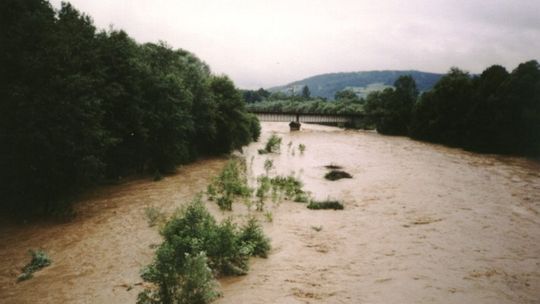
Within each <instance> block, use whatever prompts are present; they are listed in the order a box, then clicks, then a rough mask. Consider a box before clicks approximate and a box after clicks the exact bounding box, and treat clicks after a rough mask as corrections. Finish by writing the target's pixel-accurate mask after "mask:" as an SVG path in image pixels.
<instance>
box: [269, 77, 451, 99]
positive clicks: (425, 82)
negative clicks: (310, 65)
mask: <svg viewBox="0 0 540 304" xmlns="http://www.w3.org/2000/svg"><path fill="white" fill-rule="evenodd" d="M405 75H411V76H412V77H413V79H414V80H415V81H416V84H417V86H418V89H419V90H420V91H427V90H430V89H431V88H432V87H433V85H435V83H436V82H437V81H438V80H439V78H441V76H442V75H441V74H435V73H426V72H419V71H368V72H350V73H332V74H322V75H316V76H312V77H309V78H306V79H303V80H299V81H295V82H292V83H290V84H287V85H284V86H278V87H273V88H270V89H268V90H269V91H270V92H283V93H286V94H289V95H290V94H295V95H301V93H302V88H303V87H304V86H308V87H309V90H310V92H311V96H313V97H324V98H327V99H333V98H334V96H335V94H336V93H337V92H339V91H343V90H345V89H350V90H353V91H354V92H355V93H357V95H358V96H359V97H366V96H367V95H368V94H369V93H370V92H372V91H376V90H379V89H384V88H385V87H390V86H392V85H393V84H394V82H395V81H396V80H397V79H398V78H399V77H400V76H405Z"/></svg>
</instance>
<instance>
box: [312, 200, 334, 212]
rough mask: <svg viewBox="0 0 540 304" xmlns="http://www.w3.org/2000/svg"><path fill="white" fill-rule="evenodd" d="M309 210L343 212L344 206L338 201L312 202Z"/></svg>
mask: <svg viewBox="0 0 540 304" xmlns="http://www.w3.org/2000/svg"><path fill="white" fill-rule="evenodd" d="M307 207H308V208H309V209H314V210H318V209H334V210H343V204H341V203H340V202H338V201H330V200H326V201H311V202H310V203H309V204H308V206H307Z"/></svg>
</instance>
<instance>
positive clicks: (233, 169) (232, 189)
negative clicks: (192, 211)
mask: <svg viewBox="0 0 540 304" xmlns="http://www.w3.org/2000/svg"><path fill="white" fill-rule="evenodd" d="M251 192H252V190H251V189H250V188H249V187H248V185H247V177H246V164H245V161H243V160H239V159H235V158H233V159H231V160H229V161H228V162H227V164H226V165H225V167H224V168H223V170H222V171H221V173H220V174H219V175H218V176H217V177H216V178H215V179H214V180H213V181H212V183H211V184H210V185H209V186H208V188H207V195H208V198H209V199H210V200H215V201H216V203H217V204H218V206H219V207H220V208H221V209H222V210H232V203H233V199H234V198H235V197H249V196H250V195H251Z"/></svg>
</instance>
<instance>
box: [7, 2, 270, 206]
mask: <svg viewBox="0 0 540 304" xmlns="http://www.w3.org/2000/svg"><path fill="white" fill-rule="evenodd" d="M0 66H1V67H2V69H0V168H1V170H0V184H1V188H0V195H1V197H2V200H1V203H0V207H2V209H4V210H8V211H11V212H16V213H21V214H36V213H50V212H56V211H57V210H63V209H64V207H65V206H66V205H67V204H69V201H70V198H72V196H73V195H74V194H77V193H79V192H80V191H81V190H83V189H85V188H87V187H88V186H90V185H93V184H96V183H99V182H102V181H106V180H118V179H120V178H122V177H124V176H127V175H130V174H134V173H147V172H150V173H154V172H155V173H156V174H161V173H167V172H170V171H172V170H174V168H175V167H176V166H177V165H179V164H183V163H187V162H190V161H192V160H194V159H195V158H197V157H198V156H200V155H208V154H218V153H226V152H229V151H231V150H232V149H236V148H239V147H241V146H243V145H245V144H247V143H249V142H250V141H252V140H256V139H257V138H258V136H259V133H260V125H259V122H258V120H257V118H256V117H255V116H253V115H250V114H248V113H247V112H246V111H245V106H244V102H243V101H242V97H241V94H240V92H239V91H238V90H237V89H236V88H235V86H234V84H233V82H232V81H231V80H230V79H229V78H227V77H226V76H216V75H213V74H212V73H211V71H210V68H209V67H208V66H207V65H206V64H205V63H204V62H202V61H201V60H199V59H198V58H197V57H196V56H195V55H193V54H191V53H189V52H187V51H185V50H181V49H178V50H176V49H172V48H171V47H169V46H167V45H166V44H165V43H163V42H162V43H159V44H154V43H144V44H139V43H137V42H135V41H134V40H133V39H132V38H130V37H129V36H128V34H126V33H125V32H124V31H121V30H114V29H111V30H109V31H98V30H97V29H96V27H95V26H94V25H93V21H92V19H91V18H90V17H89V16H87V15H85V14H81V13H80V12H79V11H77V10H76V9H75V8H74V7H73V6H72V5H70V4H68V3H62V5H61V8H60V9H59V10H54V9H53V8H52V7H51V5H50V4H49V3H48V2H47V1H44V0H6V1H2V2H1V4H0Z"/></svg>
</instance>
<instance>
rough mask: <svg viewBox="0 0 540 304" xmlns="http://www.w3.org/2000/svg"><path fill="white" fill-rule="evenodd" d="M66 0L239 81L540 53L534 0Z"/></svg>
mask: <svg viewBox="0 0 540 304" xmlns="http://www.w3.org/2000/svg"><path fill="white" fill-rule="evenodd" d="M70 2H71V3H72V4H73V5H74V6H75V7H76V8H77V9H79V10H80V11H82V12H85V13H87V14H88V15H90V16H91V17H92V18H93V19H94V22H95V24H96V26H97V27H98V28H101V29H107V28H109V26H110V25H112V26H113V27H114V28H116V29H123V30H125V31H126V32H128V34H129V35H130V36H132V37H134V38H135V39H136V40H137V41H138V42H157V41H159V40H164V41H166V42H167V43H168V44H169V45H171V46H172V47H174V48H183V49H186V50H189V51H191V52H193V53H195V54H196V55H197V56H198V57H199V58H201V59H202V60H204V61H205V62H206V63H208V64H209V65H210V67H211V68H212V71H213V72H215V73H220V74H221V73H224V74H227V75H229V76H230V77H231V78H232V79H233V80H234V81H235V83H236V84H237V85H238V86H239V87H241V88H258V87H271V86H274V85H280V84H285V83H288V82H291V81H294V80H299V79H302V78H306V77H309V76H312V75H315V74H321V73H331V72H344V71H366V70H387V69H392V70H403V69H415V70H421V71H428V72H441V73H443V72H446V71H448V69H449V68H450V67H451V66H457V67H460V68H462V69H465V70H467V71H469V72H472V73H479V72H481V71H482V70H483V69H484V68H486V67H487V66H489V65H492V64H501V65H503V66H505V67H506V68H507V69H509V70H512V69H513V68H515V67H516V65H517V64H518V63H520V62H523V61H525V60H529V59H537V60H538V59H540V58H539V55H540V17H539V16H540V1H539V0H445V1H443V0H406V1H405V0H395V1H394V0H384V1H383V0H369V1H364V0H327V1H323V0H266V1H262V0H243V1H242V0H114V1H113V0H72V1H70ZM51 3H52V4H53V6H54V7H56V8H58V7H59V6H60V1H59V0H51Z"/></svg>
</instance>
